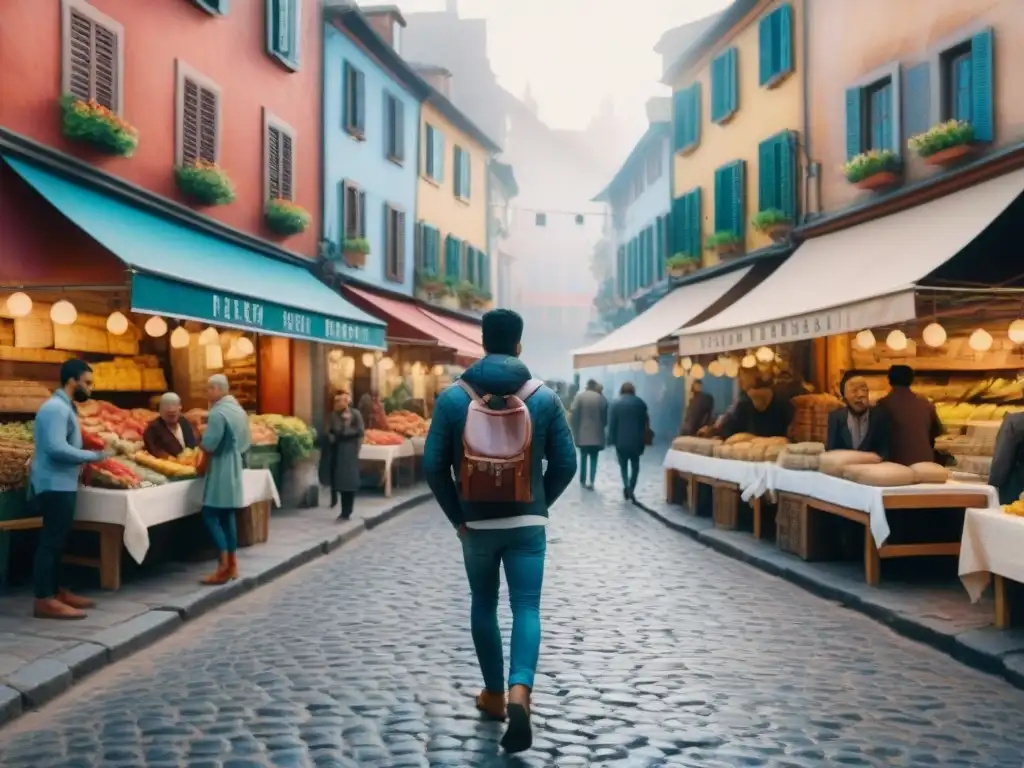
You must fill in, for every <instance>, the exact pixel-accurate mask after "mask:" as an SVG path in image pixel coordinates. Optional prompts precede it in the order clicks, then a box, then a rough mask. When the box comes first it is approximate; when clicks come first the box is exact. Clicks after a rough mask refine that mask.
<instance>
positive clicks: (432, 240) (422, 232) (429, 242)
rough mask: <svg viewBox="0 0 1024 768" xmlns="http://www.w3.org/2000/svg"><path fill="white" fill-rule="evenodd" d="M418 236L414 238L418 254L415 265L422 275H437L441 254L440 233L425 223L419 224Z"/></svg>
mask: <svg viewBox="0 0 1024 768" xmlns="http://www.w3.org/2000/svg"><path fill="white" fill-rule="evenodd" d="M417 226H418V227H419V235H418V236H417V238H416V246H417V248H418V252H417V255H416V264H417V266H418V267H419V269H421V270H422V272H423V274H428V275H437V274H438V261H439V257H440V254H441V232H440V231H439V230H438V229H437V227H432V226H430V225H429V224H427V223H425V222H420V223H419V224H418V225H417Z"/></svg>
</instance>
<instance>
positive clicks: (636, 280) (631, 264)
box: [626, 237, 640, 299]
mask: <svg viewBox="0 0 1024 768" xmlns="http://www.w3.org/2000/svg"><path fill="white" fill-rule="evenodd" d="M638 251H639V248H637V242H636V238H635V237H634V238H633V239H632V240H630V241H629V245H627V246H626V298H627V299H628V298H630V297H631V296H632V295H633V294H634V293H636V289H637V288H638V287H639V285H640V275H639V270H638V269H637V267H638V264H637V261H638Z"/></svg>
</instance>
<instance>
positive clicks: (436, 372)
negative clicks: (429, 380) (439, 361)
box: [430, 365, 444, 376]
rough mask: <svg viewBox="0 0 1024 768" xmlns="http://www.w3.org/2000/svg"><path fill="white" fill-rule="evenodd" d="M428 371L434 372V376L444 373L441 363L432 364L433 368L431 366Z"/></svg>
mask: <svg viewBox="0 0 1024 768" xmlns="http://www.w3.org/2000/svg"><path fill="white" fill-rule="evenodd" d="M430 372H431V373H432V374H434V375H435V376H443V375H444V366H443V365H435V366H434V367H433V368H432V369H431V370H430Z"/></svg>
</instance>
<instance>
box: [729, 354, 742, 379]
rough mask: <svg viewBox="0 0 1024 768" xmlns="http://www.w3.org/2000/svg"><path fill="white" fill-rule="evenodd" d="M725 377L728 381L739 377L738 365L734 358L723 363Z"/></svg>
mask: <svg viewBox="0 0 1024 768" xmlns="http://www.w3.org/2000/svg"><path fill="white" fill-rule="evenodd" d="M725 375H726V376H728V377H729V378H730V379H735V378H736V377H737V376H739V375H740V363H739V360H737V359H736V358H735V357H730V358H729V359H728V360H726V361H725Z"/></svg>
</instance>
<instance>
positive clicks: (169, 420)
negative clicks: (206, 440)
mask: <svg viewBox="0 0 1024 768" xmlns="http://www.w3.org/2000/svg"><path fill="white" fill-rule="evenodd" d="M159 408H160V415H159V416H157V417H156V418H155V419H153V421H151V422H150V423H149V426H148V427H146V431H145V432H143V433H142V443H143V445H144V446H145V448H146V451H147V452H149V453H150V454H151V455H153V456H156V457H157V458H158V459H166V458H167V457H169V456H178V455H180V454H181V452H182V451H183V450H185V449H186V448H195V447H196V434H195V431H193V429H192V425H191V424H189V423H188V419H184V418H182V416H181V398H180V397H178V396H177V395H176V394H174V393H173V392H165V393H164V395H163V396H162V397H161V398H160V406H159Z"/></svg>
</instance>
